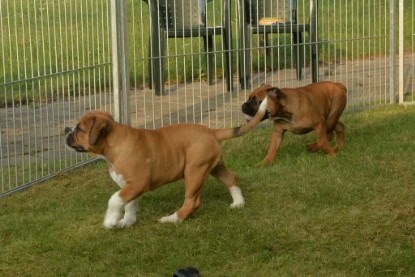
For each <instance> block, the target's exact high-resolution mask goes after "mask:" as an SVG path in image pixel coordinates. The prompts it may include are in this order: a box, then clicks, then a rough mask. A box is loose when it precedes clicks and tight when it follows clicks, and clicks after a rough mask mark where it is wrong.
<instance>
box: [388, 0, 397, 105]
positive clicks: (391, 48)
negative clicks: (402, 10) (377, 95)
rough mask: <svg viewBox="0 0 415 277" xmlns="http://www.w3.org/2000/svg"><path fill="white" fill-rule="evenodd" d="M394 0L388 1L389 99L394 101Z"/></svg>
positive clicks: (391, 101)
mask: <svg viewBox="0 0 415 277" xmlns="http://www.w3.org/2000/svg"><path fill="white" fill-rule="evenodd" d="M395 7H396V5H395V0H390V2H389V69H390V71H389V101H390V103H391V104H393V103H395V67H396V62H395V13H396V11H395Z"/></svg>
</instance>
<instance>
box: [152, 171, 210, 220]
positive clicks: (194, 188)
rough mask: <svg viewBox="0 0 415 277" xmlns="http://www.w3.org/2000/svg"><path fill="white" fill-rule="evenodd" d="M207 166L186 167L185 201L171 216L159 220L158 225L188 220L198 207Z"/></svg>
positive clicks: (206, 175) (205, 179)
mask: <svg viewBox="0 0 415 277" xmlns="http://www.w3.org/2000/svg"><path fill="white" fill-rule="evenodd" d="M208 169H209V168H208V165H205V166H203V168H201V167H187V168H186V170H185V174H184V176H185V180H184V182H185V187H186V192H185V199H184V202H183V205H182V207H181V208H180V209H179V210H178V211H177V212H175V213H174V214H172V215H169V216H165V217H162V218H160V220H159V221H160V223H179V222H182V221H183V220H185V219H186V218H188V217H189V216H190V215H191V214H192V213H194V212H195V211H196V210H197V209H198V208H199V206H200V192H201V190H202V187H203V185H204V184H205V183H206V181H207V177H208V173H209V170H208Z"/></svg>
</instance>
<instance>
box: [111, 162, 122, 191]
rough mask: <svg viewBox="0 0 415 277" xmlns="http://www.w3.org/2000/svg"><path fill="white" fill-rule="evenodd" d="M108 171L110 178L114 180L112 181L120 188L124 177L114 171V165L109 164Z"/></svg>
mask: <svg viewBox="0 0 415 277" xmlns="http://www.w3.org/2000/svg"><path fill="white" fill-rule="evenodd" d="M109 172H110V175H111V178H112V180H114V182H116V183H117V185H118V186H119V187H120V188H122V187H124V186H125V180H124V177H123V176H122V175H121V174H117V172H115V168H114V166H112V165H111V166H110V169H109Z"/></svg>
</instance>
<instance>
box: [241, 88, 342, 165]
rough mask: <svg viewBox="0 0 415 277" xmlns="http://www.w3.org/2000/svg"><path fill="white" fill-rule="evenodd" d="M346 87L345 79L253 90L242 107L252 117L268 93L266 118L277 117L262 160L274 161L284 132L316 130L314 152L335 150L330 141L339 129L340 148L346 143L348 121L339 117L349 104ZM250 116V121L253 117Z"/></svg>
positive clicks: (337, 146)
mask: <svg viewBox="0 0 415 277" xmlns="http://www.w3.org/2000/svg"><path fill="white" fill-rule="evenodd" d="M346 91H347V89H346V87H345V86H344V85H343V84H341V83H333V82H328V81H327V82H318V83H313V84H310V85H307V86H305V87H299V88H277V87H271V86H270V85H262V86H261V87H259V88H257V89H256V90H255V91H253V92H252V93H251V94H250V95H249V98H248V100H247V101H246V102H245V103H244V104H243V105H242V111H243V113H245V114H246V115H247V116H249V117H250V118H252V116H253V115H255V113H256V111H257V110H258V107H259V106H260V105H261V102H262V100H263V99H264V98H266V96H267V95H268V112H267V114H266V115H265V116H264V118H263V120H264V119H266V118H269V119H270V120H273V123H274V129H273V132H272V135H271V143H270V146H269V148H268V153H267V156H266V157H265V158H264V159H263V160H262V161H261V162H260V163H259V164H258V165H265V164H269V163H272V162H273V161H274V160H275V156H276V154H277V152H278V149H279V147H280V145H281V142H282V139H283V136H284V133H285V132H286V131H290V132H292V133H294V134H306V133H309V132H311V131H312V130H314V131H315V133H316V142H315V143H313V144H309V145H307V150H308V151H310V152H316V151H319V150H321V151H323V152H325V153H327V154H329V155H333V154H335V150H334V148H333V147H332V146H331V145H330V143H329V141H331V140H332V139H333V132H335V133H336V143H337V145H336V148H342V147H343V145H344V125H343V123H341V122H340V121H339V118H340V116H341V114H342V112H343V110H344V108H345V107H346V103H347V99H346ZM250 118H248V121H249V119H250Z"/></svg>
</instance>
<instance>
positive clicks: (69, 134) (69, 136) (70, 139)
mask: <svg viewBox="0 0 415 277" xmlns="http://www.w3.org/2000/svg"><path fill="white" fill-rule="evenodd" d="M65 136H66V139H65V144H66V145H67V146H68V147H70V148H72V149H73V150H75V151H76V152H81V153H83V152H87V151H86V150H85V149H84V148H83V147H82V146H80V145H73V144H74V133H73V130H72V128H70V127H66V128H65Z"/></svg>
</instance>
